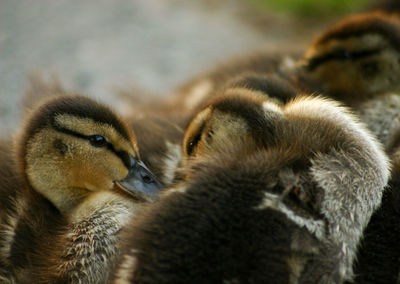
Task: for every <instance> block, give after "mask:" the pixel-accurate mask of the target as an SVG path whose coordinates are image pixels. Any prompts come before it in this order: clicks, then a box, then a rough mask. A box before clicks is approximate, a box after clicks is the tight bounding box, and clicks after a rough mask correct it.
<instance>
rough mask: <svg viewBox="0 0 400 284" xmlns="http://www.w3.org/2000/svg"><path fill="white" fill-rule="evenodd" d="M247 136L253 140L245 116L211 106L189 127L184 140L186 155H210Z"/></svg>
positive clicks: (188, 156) (190, 156)
mask: <svg viewBox="0 0 400 284" xmlns="http://www.w3.org/2000/svg"><path fill="white" fill-rule="evenodd" d="M246 138H247V139H249V140H251V137H250V135H249V127H248V125H247V122H246V121H245V120H244V119H243V118H240V117H238V116H234V115H232V114H229V113H226V112H221V111H218V110H214V109H212V108H211V107H209V108H206V109H205V110H203V111H201V112H200V113H199V114H198V115H197V116H196V117H195V118H194V119H193V120H192V122H191V123H190V125H189V127H188V128H187V130H186V133H185V137H184V141H183V144H184V146H183V149H184V155H185V157H186V158H193V157H197V156H204V155H210V154H212V153H213V152H215V151H218V149H223V148H224V147H226V145H231V144H232V143H234V141H235V140H237V139H246ZM249 143H250V142H249Z"/></svg>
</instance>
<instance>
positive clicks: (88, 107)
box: [28, 95, 130, 141]
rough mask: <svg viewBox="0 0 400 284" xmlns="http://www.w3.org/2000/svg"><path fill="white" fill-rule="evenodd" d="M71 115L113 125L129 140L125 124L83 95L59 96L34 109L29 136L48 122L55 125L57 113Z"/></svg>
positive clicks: (101, 105)
mask: <svg viewBox="0 0 400 284" xmlns="http://www.w3.org/2000/svg"><path fill="white" fill-rule="evenodd" d="M63 114H66V115H71V116H75V117H79V118H89V119H91V120H93V121H95V122H99V123H103V124H108V125H110V126H111V127H113V128H114V129H115V130H116V131H117V132H118V133H119V134H120V135H121V136H122V137H123V138H125V139H127V140H128V141H129V140H130V135H129V132H128V130H127V128H126V127H125V125H124V124H123V123H122V122H121V121H120V120H119V119H118V118H117V116H116V115H115V114H114V113H113V112H112V111H111V110H110V109H109V108H108V107H106V106H105V105H103V104H101V103H98V102H96V101H95V100H92V99H89V98H87V97H83V96H78V95H75V96H59V97H57V98H55V99H53V100H51V101H49V102H47V103H45V104H44V105H42V106H41V107H39V108H38V109H37V110H36V111H35V115H34V116H33V117H32V119H31V123H30V125H29V129H28V130H29V131H28V132H30V133H29V134H30V135H29V136H31V135H33V134H34V133H36V132H38V131H39V130H40V129H42V128H44V127H45V126H46V125H47V124H48V123H51V124H52V125H55V124H56V123H55V121H54V120H55V118H56V117H57V116H58V115H63Z"/></svg>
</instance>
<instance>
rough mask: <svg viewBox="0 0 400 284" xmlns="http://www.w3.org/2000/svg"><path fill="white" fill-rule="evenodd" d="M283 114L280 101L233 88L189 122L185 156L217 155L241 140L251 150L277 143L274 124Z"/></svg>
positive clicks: (260, 93) (253, 91)
mask: <svg viewBox="0 0 400 284" xmlns="http://www.w3.org/2000/svg"><path fill="white" fill-rule="evenodd" d="M281 115H282V111H281V109H280V102H279V101H278V100H274V99H271V98H270V97H268V95H267V94H265V93H262V92H260V91H255V90H251V89H246V88H241V87H233V88H229V89H227V90H226V91H225V92H224V93H223V95H222V96H219V97H217V98H216V99H215V100H213V101H211V103H210V104H209V105H208V106H206V107H205V108H203V109H202V110H200V111H199V112H198V113H197V114H196V115H195V116H194V118H193V119H192V120H191V122H190V123H189V126H188V127H187V129H186V133H185V136H184V139H183V154H184V157H185V158H186V160H188V159H193V158H196V157H199V156H204V155H207V156H209V155H213V153H215V152H216V151H218V150H221V149H224V148H225V147H227V146H228V145H231V144H235V143H236V142H235V141H238V140H240V141H241V143H244V144H245V145H248V147H247V148H248V149H257V148H259V147H263V146H265V145H267V144H271V143H274V132H275V127H274V123H275V121H276V120H279V118H280V117H281Z"/></svg>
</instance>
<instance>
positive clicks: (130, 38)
mask: <svg viewBox="0 0 400 284" xmlns="http://www.w3.org/2000/svg"><path fill="white" fill-rule="evenodd" d="M321 28H322V27H320V26H318V25H317V26H316V25H314V24H310V23H308V24H307V23H306V24H305V23H303V22H301V23H300V22H297V21H296V20H294V19H288V18H287V17H285V16H279V15H275V14H273V13H269V14H268V15H265V13H264V12H263V13H259V12H258V11H257V10H256V9H252V8H249V6H248V5H244V4H243V2H240V1H238V0H232V1H231V0H219V1H212V0H208V1H205V0H202V1H200V0H199V1H189V0H180V1H179V0H113V1H111V0H93V1H83V0H35V1H33V0H0V137H1V136H8V135H9V134H11V133H13V132H15V131H14V130H15V129H16V128H17V127H18V124H19V123H20V113H21V98H22V94H23V92H24V90H25V89H26V87H27V83H28V80H27V74H29V72H37V71H40V72H41V73H43V74H44V76H45V77H46V76H47V77H49V76H50V77H51V74H53V73H56V74H58V76H59V78H60V80H61V81H62V83H63V84H64V85H65V86H67V88H68V89H72V90H75V91H78V92H80V93H84V94H87V95H90V96H93V97H96V98H99V99H100V100H102V101H104V102H106V103H109V104H111V105H113V106H114V107H116V108H117V109H118V108H119V107H120V106H121V101H120V100H119V99H118V98H117V97H116V96H115V95H113V92H114V90H115V88H117V87H129V86H134V87H136V88H139V89H144V90H148V91H150V92H152V93H155V94H160V95H162V94H164V95H165V94H168V92H170V91H171V90H172V89H173V87H175V86H177V85H179V84H180V83H182V82H184V81H185V80H187V79H188V78H190V77H192V76H194V75H196V74H198V73H200V72H201V71H204V70H206V69H207V68H209V67H212V66H213V65H214V64H215V63H217V62H220V61H223V60H226V59H227V58H229V57H232V56H234V55H238V54H243V53H248V52H249V51H251V50H254V49H260V48H265V49H271V50H272V49H275V48H277V47H278V48H280V47H283V46H285V47H286V46H287V45H291V46H297V47H299V48H301V49H304V48H305V46H306V45H307V44H308V43H309V42H310V40H311V38H312V37H313V36H314V35H315V34H316V32H317V31H319V30H320V29H321Z"/></svg>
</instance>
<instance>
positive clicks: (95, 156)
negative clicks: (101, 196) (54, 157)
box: [70, 149, 128, 191]
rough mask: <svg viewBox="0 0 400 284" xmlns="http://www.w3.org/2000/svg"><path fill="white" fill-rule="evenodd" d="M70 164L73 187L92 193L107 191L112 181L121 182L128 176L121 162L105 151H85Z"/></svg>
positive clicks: (111, 185)
mask: <svg viewBox="0 0 400 284" xmlns="http://www.w3.org/2000/svg"><path fill="white" fill-rule="evenodd" d="M70 164H71V165H72V167H71V168H70V169H71V171H72V172H73V174H72V177H71V179H73V180H74V184H75V186H77V187H83V188H87V189H89V190H92V191H97V190H109V189H111V188H112V187H113V183H114V181H118V180H122V179H123V178H125V177H126V175H127V174H128V169H127V168H126V167H125V166H124V164H123V163H122V161H121V160H120V159H119V158H118V157H116V156H115V155H114V154H113V153H111V152H110V153H109V151H108V150H105V149H94V150H92V151H87V152H86V154H85V155H82V156H81V159H79V160H73V161H70Z"/></svg>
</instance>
